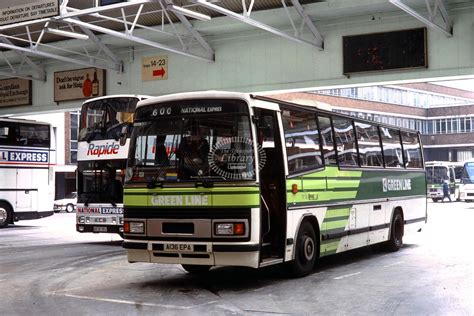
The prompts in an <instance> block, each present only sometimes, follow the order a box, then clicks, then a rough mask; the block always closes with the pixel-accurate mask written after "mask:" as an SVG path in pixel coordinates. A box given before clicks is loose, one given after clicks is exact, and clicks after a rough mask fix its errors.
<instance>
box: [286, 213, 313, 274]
mask: <svg viewBox="0 0 474 316" xmlns="http://www.w3.org/2000/svg"><path fill="white" fill-rule="evenodd" d="M318 247H319V245H318V243H317V242H316V234H315V233H314V229H313V226H312V225H311V224H310V223H309V222H306V221H305V222H303V223H302V224H301V227H300V229H299V231H298V237H297V238H296V244H295V259H294V260H293V261H291V262H290V274H291V275H292V276H293V277H297V278H299V277H303V276H305V275H308V274H310V273H311V271H313V267H314V263H315V262H316V257H317V254H318Z"/></svg>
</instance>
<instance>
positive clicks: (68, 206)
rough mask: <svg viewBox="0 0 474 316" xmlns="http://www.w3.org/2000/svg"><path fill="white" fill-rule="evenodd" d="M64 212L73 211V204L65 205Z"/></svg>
mask: <svg viewBox="0 0 474 316" xmlns="http://www.w3.org/2000/svg"><path fill="white" fill-rule="evenodd" d="M66 212H67V213H72V212H74V205H72V204H68V205H66Z"/></svg>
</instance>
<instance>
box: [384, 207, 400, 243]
mask: <svg viewBox="0 0 474 316" xmlns="http://www.w3.org/2000/svg"><path fill="white" fill-rule="evenodd" d="M403 229H404V224H403V217H402V214H401V213H400V211H399V210H396V211H395V214H394V215H393V220H392V223H391V225H390V239H389V240H388V241H387V243H386V249H387V250H388V251H392V252H394V251H398V250H399V249H400V248H401V247H402V246H403Z"/></svg>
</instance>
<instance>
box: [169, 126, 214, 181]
mask: <svg viewBox="0 0 474 316" xmlns="http://www.w3.org/2000/svg"><path fill="white" fill-rule="evenodd" d="M204 136H205V128H203V127H202V126H197V125H193V126H191V128H190V129H189V131H188V132H187V136H184V137H183V139H182V140H181V143H180V144H179V148H178V152H177V157H178V158H179V160H180V168H179V174H180V176H179V177H180V178H181V179H191V178H194V177H197V176H201V175H203V174H204V172H206V170H207V169H208V158H207V156H208V154H209V150H210V148H209V143H208V141H207V140H206V138H204Z"/></svg>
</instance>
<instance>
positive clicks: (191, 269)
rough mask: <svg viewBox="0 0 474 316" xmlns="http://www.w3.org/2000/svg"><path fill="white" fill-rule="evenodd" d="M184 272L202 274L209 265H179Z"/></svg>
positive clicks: (206, 270) (207, 269)
mask: <svg viewBox="0 0 474 316" xmlns="http://www.w3.org/2000/svg"><path fill="white" fill-rule="evenodd" d="M181 266H182V267H183V269H184V270H186V272H188V273H191V274H204V273H206V272H208V271H209V269H210V268H211V266H203V265H194V264H182V265H181Z"/></svg>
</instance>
